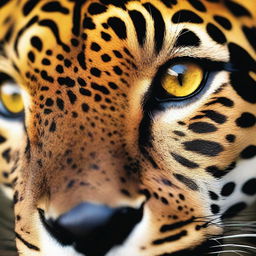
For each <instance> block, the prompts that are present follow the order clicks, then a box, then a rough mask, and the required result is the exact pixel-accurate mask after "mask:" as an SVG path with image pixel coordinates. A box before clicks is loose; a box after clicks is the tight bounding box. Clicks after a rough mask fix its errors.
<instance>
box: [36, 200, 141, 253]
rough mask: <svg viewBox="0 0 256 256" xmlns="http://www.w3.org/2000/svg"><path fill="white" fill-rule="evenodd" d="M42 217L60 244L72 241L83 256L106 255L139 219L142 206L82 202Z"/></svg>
mask: <svg viewBox="0 0 256 256" xmlns="http://www.w3.org/2000/svg"><path fill="white" fill-rule="evenodd" d="M39 214H40V216H41V220H42V222H43V223H44V225H45V227H46V228H47V230H48V232H50V233H51V234H52V235H53V236H54V237H55V238H56V239H57V240H58V241H59V242H61V243H62V244H63V245H71V244H72V245H74V247H75V249H76V250H77V251H79V252H81V253H84V254H86V256H102V255H105V254H106V253H107V252H108V251H109V250H110V249H111V248H112V247H113V246H115V245H118V244H121V243H122V242H123V241H124V240H125V239H126V238H127V237H128V235H129V234H130V232H131V231H132V230H133V228H134V226H135V225H136V224H137V223H139V222H140V221H141V219H142V215H143V208H142V207H141V208H140V209H135V208H131V207H122V208H110V207H108V206H105V205H96V204H91V203H83V204H80V205H78V206H77V207H75V208H74V209H72V210H71V211H69V212H68V213H65V214H63V215H62V216H61V217H60V218H58V219H57V220H55V221H53V220H51V219H50V220H46V219H45V218H44V215H43V212H42V211H40V210H39Z"/></svg>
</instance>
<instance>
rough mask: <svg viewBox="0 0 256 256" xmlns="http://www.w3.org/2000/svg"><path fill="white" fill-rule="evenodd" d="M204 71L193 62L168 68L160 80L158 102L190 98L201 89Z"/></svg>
mask: <svg viewBox="0 0 256 256" xmlns="http://www.w3.org/2000/svg"><path fill="white" fill-rule="evenodd" d="M204 77H205V72H204V69H203V68H202V67H201V66H199V65H198V64H196V63H193V62H180V63H175V64H172V65H171V66H169V67H168V68H167V69H165V71H164V72H163V73H162V76H161V78H160V82H161V86H162V89H163V91H162V92H163V93H162V97H161V96H160V98H159V97H158V99H159V100H164V99H169V100H183V99H185V98H187V97H191V96H192V95H194V94H195V93H196V92H198V91H199V90H200V88H201V85H202V83H203V81H204Z"/></svg>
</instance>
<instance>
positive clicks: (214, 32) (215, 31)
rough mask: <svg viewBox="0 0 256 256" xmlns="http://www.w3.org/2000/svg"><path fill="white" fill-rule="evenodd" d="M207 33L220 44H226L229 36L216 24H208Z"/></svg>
mask: <svg viewBox="0 0 256 256" xmlns="http://www.w3.org/2000/svg"><path fill="white" fill-rule="evenodd" d="M206 28H207V33H208V34H209V36H210V37H211V38H212V39H213V40H214V41H215V42H216V43H218V44H225V43H226V42H227V38H226V36H225V34H224V33H223V32H222V31H221V30H220V29H219V28H218V27H217V26H215V25H214V24H212V23H208V24H207V27H206Z"/></svg>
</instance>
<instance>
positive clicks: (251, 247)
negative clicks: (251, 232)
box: [211, 244, 256, 250]
mask: <svg viewBox="0 0 256 256" xmlns="http://www.w3.org/2000/svg"><path fill="white" fill-rule="evenodd" d="M219 247H239V248H246V249H252V250H256V247H253V246H249V245H245V244H223V245H214V246H212V247H211V248H219Z"/></svg>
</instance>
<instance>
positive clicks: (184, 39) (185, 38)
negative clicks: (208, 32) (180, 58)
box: [175, 29, 201, 47]
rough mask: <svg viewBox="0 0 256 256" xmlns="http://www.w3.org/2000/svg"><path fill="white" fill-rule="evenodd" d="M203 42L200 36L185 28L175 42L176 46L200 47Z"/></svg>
mask: <svg viewBox="0 0 256 256" xmlns="http://www.w3.org/2000/svg"><path fill="white" fill-rule="evenodd" d="M200 44H201V40H200V39H199V37H198V36H197V35H196V34H195V33H194V32H192V31H190V30H188V29H183V30H182V31H181V32H180V35H179V37H178V39H177V41H176V43H175V47H181V46H182V47H186V46H194V47H198V46H200Z"/></svg>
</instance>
